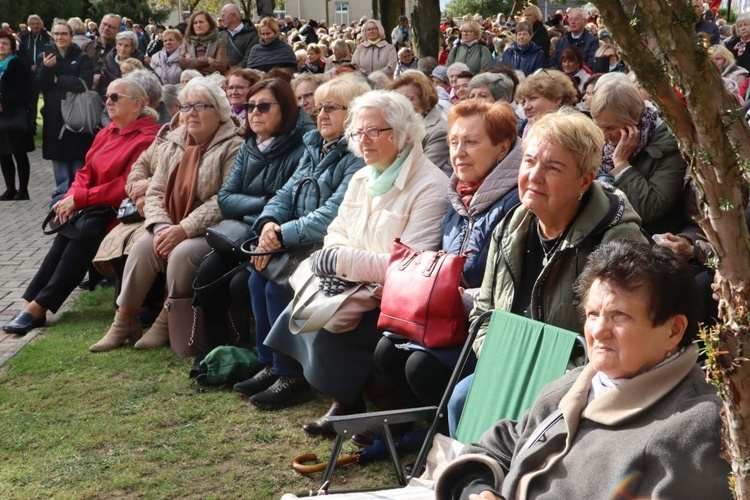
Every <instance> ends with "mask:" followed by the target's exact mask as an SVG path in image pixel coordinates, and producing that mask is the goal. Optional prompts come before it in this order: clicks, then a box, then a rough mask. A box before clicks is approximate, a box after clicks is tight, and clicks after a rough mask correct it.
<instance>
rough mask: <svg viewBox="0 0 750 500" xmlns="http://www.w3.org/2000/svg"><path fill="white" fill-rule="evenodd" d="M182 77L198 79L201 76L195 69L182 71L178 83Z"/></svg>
mask: <svg viewBox="0 0 750 500" xmlns="http://www.w3.org/2000/svg"><path fill="white" fill-rule="evenodd" d="M183 76H189V77H190V78H191V79H192V78H198V77H200V76H203V75H202V74H201V72H200V71H198V70H197V69H183V70H182V73H180V81H182V77H183Z"/></svg>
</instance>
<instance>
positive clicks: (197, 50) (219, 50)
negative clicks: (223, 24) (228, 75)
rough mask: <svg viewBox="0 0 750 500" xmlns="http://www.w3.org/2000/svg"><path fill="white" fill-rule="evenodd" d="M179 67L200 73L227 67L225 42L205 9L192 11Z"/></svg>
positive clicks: (223, 70) (213, 71) (221, 69)
mask: <svg viewBox="0 0 750 500" xmlns="http://www.w3.org/2000/svg"><path fill="white" fill-rule="evenodd" d="M181 51H182V55H181V56H180V68H182V69H195V70H198V71H200V73H201V75H203V76H208V75H210V74H212V73H221V74H224V72H225V71H226V70H227V68H228V67H229V60H228V56H227V44H226V42H225V41H224V40H223V39H222V38H221V37H220V36H219V27H218V26H217V25H216V21H215V20H214V18H213V17H212V16H211V15H210V14H209V13H208V12H206V11H205V10H197V11H195V12H193V15H192V16H190V19H189V20H188V23H187V28H186V29H185V42H184V43H183V44H182V48H181Z"/></svg>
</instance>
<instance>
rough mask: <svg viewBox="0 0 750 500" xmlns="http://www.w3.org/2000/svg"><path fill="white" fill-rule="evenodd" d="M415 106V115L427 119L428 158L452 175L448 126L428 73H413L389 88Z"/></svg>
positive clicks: (426, 154) (423, 140)
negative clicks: (447, 139) (447, 138)
mask: <svg viewBox="0 0 750 500" xmlns="http://www.w3.org/2000/svg"><path fill="white" fill-rule="evenodd" d="M388 89H389V90H395V91H396V92H398V93H399V94H401V95H403V96H404V97H406V98H407V99H409V102H411V105H412V107H413V108H414V111H415V112H416V113H417V114H418V115H420V116H422V118H424V125H425V136H424V139H422V149H423V151H424V155H425V156H426V157H427V159H428V160H430V161H431V162H432V163H434V164H435V165H437V166H438V167H439V168H440V169H441V170H442V171H443V172H445V173H446V174H447V175H450V174H451V170H450V168H451V167H450V160H449V159H448V142H447V141H446V137H447V136H448V124H447V123H446V121H445V119H443V117H442V115H441V112H440V108H439V107H438V105H437V103H438V96H437V91H436V90H435V86H434V85H433V84H432V83H431V82H430V79H429V78H427V76H425V74H424V73H421V72H418V71H409V72H407V73H404V74H403V75H401V76H399V77H398V78H396V79H395V80H394V81H392V82H391V83H390V84H389V85H388Z"/></svg>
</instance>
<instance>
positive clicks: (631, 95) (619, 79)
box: [591, 72, 646, 125]
mask: <svg viewBox="0 0 750 500" xmlns="http://www.w3.org/2000/svg"><path fill="white" fill-rule="evenodd" d="M645 109H646V104H645V103H644V102H643V98H642V97H641V94H640V92H638V89H637V88H636V86H635V85H634V84H633V82H631V81H630V78H629V77H628V75H626V74H625V73H620V72H615V73H606V74H604V75H602V76H601V77H599V80H597V81H596V85H595V86H594V96H593V97H592V98H591V116H593V117H594V118H596V116H598V115H599V113H601V112H602V111H604V110H608V111H614V112H615V113H616V114H617V115H618V116H620V117H621V118H622V119H623V120H624V121H625V122H626V123H629V124H630V125H635V124H636V123H638V120H640V118H641V115H642V114H643V112H644V111H645Z"/></svg>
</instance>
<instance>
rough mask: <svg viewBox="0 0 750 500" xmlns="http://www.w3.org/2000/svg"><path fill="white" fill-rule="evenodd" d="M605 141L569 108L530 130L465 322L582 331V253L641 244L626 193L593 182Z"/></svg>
mask: <svg viewBox="0 0 750 500" xmlns="http://www.w3.org/2000/svg"><path fill="white" fill-rule="evenodd" d="M603 143H604V137H603V135H602V133H601V131H600V130H599V129H598V128H597V127H596V125H594V124H593V122H592V121H591V120H590V119H589V118H587V117H586V116H585V115H583V114H582V113H580V112H579V111H576V110H574V109H571V108H564V109H562V110H560V111H558V112H555V113H549V114H547V115H544V116H543V117H541V118H539V120H538V121H536V122H535V123H534V125H533V126H532V127H531V129H530V130H529V133H528V136H527V137H526V138H525V139H524V140H523V146H522V148H523V160H522V162H521V168H520V170H519V172H518V193H519V196H520V198H521V204H520V205H518V206H517V207H516V208H514V209H513V210H511V211H510V213H509V214H508V215H507V216H506V217H505V219H503V221H502V222H501V223H500V224H499V225H498V226H497V228H496V229H495V231H494V232H493V235H492V242H491V244H490V250H489V255H488V257H487V268H486V269H485V272H484V278H483V280H482V286H481V288H480V290H479V294H478V295H477V297H476V299H475V300H474V309H473V310H472V312H471V315H470V319H471V320H474V319H476V318H478V317H479V316H480V315H481V314H482V313H483V312H485V311H489V310H492V309H502V310H504V311H510V312H512V313H514V314H519V315H521V316H526V317H529V318H531V319H535V320H538V321H542V322H544V323H549V324H552V325H555V326H558V327H560V328H565V329H567V330H571V331H574V332H580V331H581V317H580V315H579V314H578V312H577V310H576V308H575V306H574V304H573V291H572V285H573V282H574V281H575V279H576V277H577V276H578V273H579V272H580V270H581V269H583V266H584V264H585V262H586V257H587V256H588V254H589V253H591V252H592V251H593V250H594V248H596V246H597V245H599V244H600V243H602V242H606V241H610V240H614V239H634V240H638V241H645V237H644V236H643V235H642V234H641V227H640V222H641V220H640V218H639V217H638V215H637V214H636V213H635V211H634V210H633V208H632V207H631V206H630V203H629V202H628V201H627V199H626V198H625V196H624V195H623V194H622V193H621V192H619V191H616V190H613V189H611V188H606V187H604V186H603V185H602V184H599V183H598V182H592V181H593V180H594V175H595V174H596V172H597V169H598V168H599V164H600V160H601V151H602V144H603ZM486 331H487V325H486V324H485V325H484V326H483V327H482V328H481V329H480V330H479V333H478V335H477V339H476V341H475V342H474V346H473V347H474V353H475V354H476V356H477V357H479V356H480V355H481V353H482V344H483V343H484V335H485V333H486ZM471 379H472V377H471V376H469V377H467V378H465V379H464V380H462V381H461V382H459V384H458V385H457V386H456V389H455V390H454V391H453V397H452V398H451V402H450V404H449V406H448V425H449V427H450V432H451V436H455V431H456V428H457V425H458V419H459V417H460V415H461V411H462V410H463V404H464V401H465V398H466V394H467V392H468V390H469V386H470V384H471Z"/></svg>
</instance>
